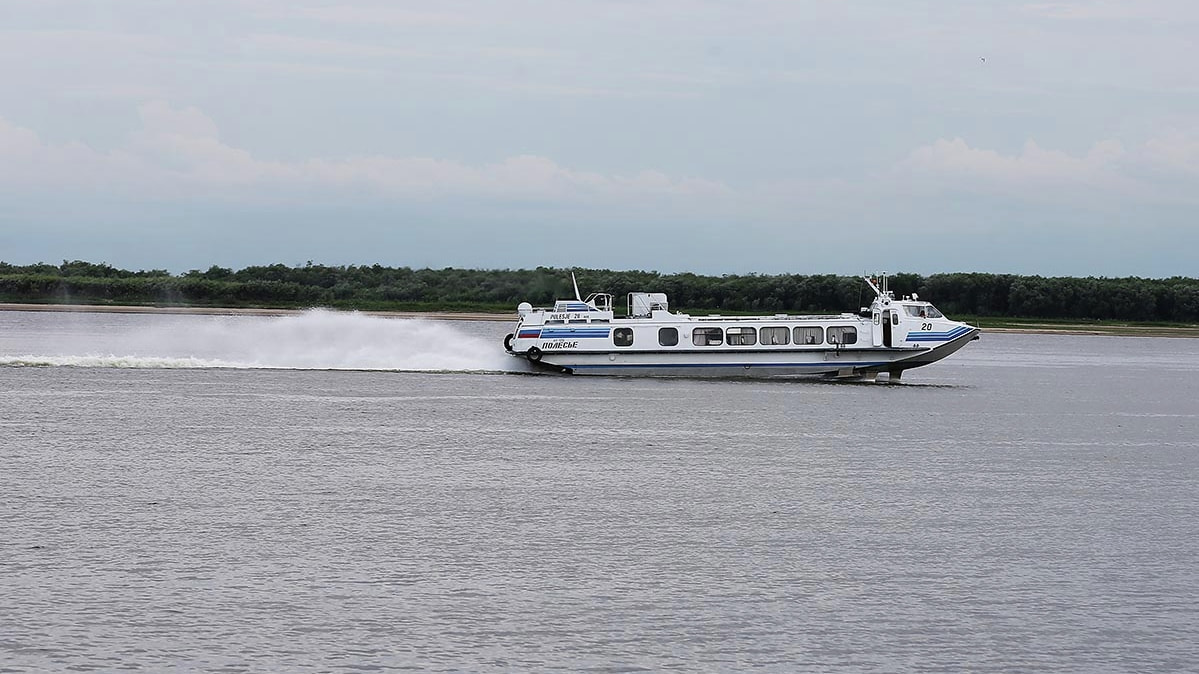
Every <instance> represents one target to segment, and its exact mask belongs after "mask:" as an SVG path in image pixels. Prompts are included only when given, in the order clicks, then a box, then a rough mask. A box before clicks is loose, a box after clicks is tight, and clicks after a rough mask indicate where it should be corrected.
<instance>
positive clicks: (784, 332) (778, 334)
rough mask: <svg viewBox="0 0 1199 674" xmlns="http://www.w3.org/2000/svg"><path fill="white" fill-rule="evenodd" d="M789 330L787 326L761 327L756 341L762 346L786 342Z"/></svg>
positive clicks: (789, 333) (789, 334)
mask: <svg viewBox="0 0 1199 674" xmlns="http://www.w3.org/2000/svg"><path fill="white" fill-rule="evenodd" d="M790 336H791V331H790V330H788V329H787V328H762V329H761V330H759V331H758V341H759V342H761V343H762V344H763V345H764V346H777V345H779V344H787V343H788V338H789V337H790Z"/></svg>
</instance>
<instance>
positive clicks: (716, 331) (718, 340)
mask: <svg viewBox="0 0 1199 674" xmlns="http://www.w3.org/2000/svg"><path fill="white" fill-rule="evenodd" d="M691 343H692V344H694V345H696V346H720V345H721V344H723V343H724V330H721V329H720V328H695V329H694V330H692V331H691Z"/></svg>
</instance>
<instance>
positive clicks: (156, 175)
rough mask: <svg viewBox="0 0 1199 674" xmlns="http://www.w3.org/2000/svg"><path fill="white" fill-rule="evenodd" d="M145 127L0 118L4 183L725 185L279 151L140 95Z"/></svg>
mask: <svg viewBox="0 0 1199 674" xmlns="http://www.w3.org/2000/svg"><path fill="white" fill-rule="evenodd" d="M139 114H140V116H141V121H142V128H141V129H140V130H139V131H138V132H137V133H135V134H134V135H133V136H132V138H131V139H130V142H129V143H128V144H127V145H125V146H123V147H121V148H119V149H116V150H113V151H109V152H101V151H98V150H95V149H93V148H90V147H88V146H86V145H84V144H81V143H68V144H63V145H53V144H48V143H46V142H44V141H42V140H41V139H40V138H39V137H38V135H37V134H36V133H35V132H34V131H32V130H30V129H26V128H22V127H18V126H15V125H13V124H10V123H8V122H6V121H4V120H3V119H0V177H3V178H5V179H6V182H8V184H9V185H10V186H15V185H17V184H18V183H19V184H21V185H22V187H24V188H34V189H38V188H40V189H43V190H46V191H56V192H61V191H65V190H69V189H70V188H72V187H74V188H94V187H99V186H102V187H104V188H105V189H109V190H114V191H119V192H123V193H125V194H127V195H137V194H153V195H156V196H157V197H159V198H162V197H169V198H188V197H202V198H206V199H211V198H218V199H227V200H233V201H239V200H245V199H250V200H260V199H264V198H265V199H271V198H287V199H295V198H296V195H297V194H300V195H302V196H301V197H300V198H304V197H305V196H310V195H311V194H312V193H313V192H314V191H316V192H324V193H326V194H336V193H338V192H347V191H348V192H352V193H354V194H364V193H365V194H368V195H370V196H373V197H376V198H381V199H399V200H414V199H415V200H422V199H423V200H428V199H449V198H458V197H465V198H485V199H495V200H506V201H521V200H525V201H543V202H555V203H620V202H625V201H639V200H646V199H650V200H653V199H673V198H696V197H717V198H718V197H723V196H726V195H728V194H730V190H729V188H728V187H726V186H725V185H723V184H721V183H719V182H716V181H709V180H704V179H700V178H686V177H685V178H679V177H672V176H669V175H667V174H665V173H662V172H660V171H655V170H649V169H647V170H643V171H639V172H636V173H633V174H629V175H622V174H603V173H598V172H593V171H585V170H579V169H574V168H570V167H565V166H562V165H560V164H558V163H557V162H555V161H553V160H552V159H550V158H548V157H542V156H535V155H518V156H513V157H509V158H507V159H504V160H502V161H499V162H493V163H489V164H482V165H472V164H467V163H464V162H459V161H453V160H448V159H438V158H433V157H390V156H381V155H380V156H361V157H346V158H308V159H301V160H297V161H276V160H268V159H262V158H259V157H256V156H254V154H253V153H251V152H250V151H248V150H246V149H243V148H238V147H234V146H231V145H229V144H227V143H225V142H224V141H222V140H221V138H220V132H219V129H218V128H217V125H216V124H215V123H214V122H213V121H212V119H210V118H209V117H207V116H206V115H205V114H204V113H203V112H201V111H200V110H198V109H196V108H191V107H187V108H176V107H173V106H171V105H169V104H167V103H165V102H162V101H156V102H151V103H147V104H145V105H143V106H142V107H141V108H140V110H139Z"/></svg>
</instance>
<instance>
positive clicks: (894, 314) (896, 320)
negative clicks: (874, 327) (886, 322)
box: [891, 311, 899, 325]
mask: <svg viewBox="0 0 1199 674" xmlns="http://www.w3.org/2000/svg"><path fill="white" fill-rule="evenodd" d="M891 325H899V312H898V311H892V312H891Z"/></svg>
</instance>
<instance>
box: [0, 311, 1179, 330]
mask: <svg viewBox="0 0 1199 674" xmlns="http://www.w3.org/2000/svg"><path fill="white" fill-rule="evenodd" d="M0 311H76V312H91V313H122V314H194V315H209V316H289V315H293V314H299V313H303V312H304V311H306V310H305V309H249V308H239V307H146V306H118V305H108V304H4V303H0ZM359 313H363V314H366V315H369V316H383V317H389V318H427V319H432V320H438V321H500V322H507V321H513V320H516V314H515V313H511V314H491V313H469V312H452V311H362V312H359ZM983 332H984V333H1017V334H1027V335H1106V336H1117V337H1191V338H1199V326H1193V325H1182V326H1177V327H1175V326H1168V327H1166V326H1139V325H1103V326H1095V325H1087V324H1082V323H1079V324H1069V325H1063V324H1060V323H1046V324H1036V323H1030V324H1028V325H1021V326H1019V327H1002V328H999V327H995V328H989V327H985V326H984V327H983Z"/></svg>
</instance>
